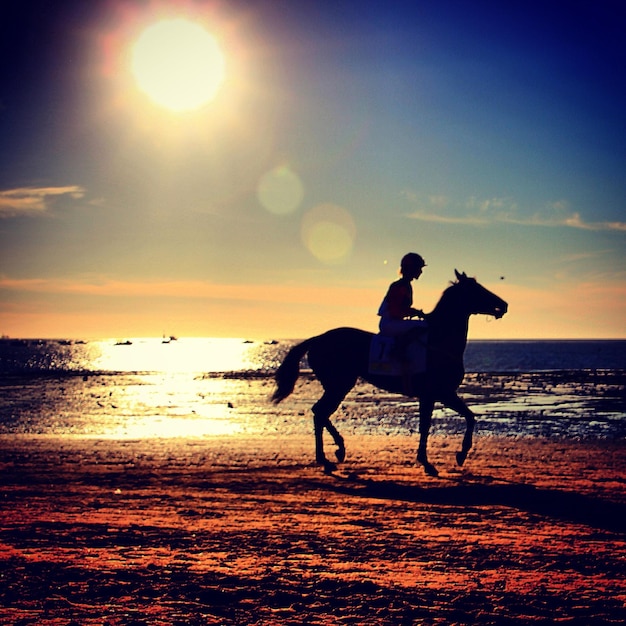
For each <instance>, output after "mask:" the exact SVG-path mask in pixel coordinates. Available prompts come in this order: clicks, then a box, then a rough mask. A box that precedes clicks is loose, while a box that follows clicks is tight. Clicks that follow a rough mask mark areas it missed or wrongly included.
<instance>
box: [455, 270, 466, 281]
mask: <svg viewBox="0 0 626 626" xmlns="http://www.w3.org/2000/svg"><path fill="white" fill-rule="evenodd" d="M454 274H455V275H456V279H457V280H463V279H464V278H467V274H466V273H465V272H463V273H462V274H459V270H454Z"/></svg>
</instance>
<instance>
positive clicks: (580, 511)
mask: <svg viewBox="0 0 626 626" xmlns="http://www.w3.org/2000/svg"><path fill="white" fill-rule="evenodd" d="M334 477H335V479H336V482H335V483H329V484H327V485H326V486H327V488H329V489H331V490H334V491H337V492H339V493H345V494H347V495H351V496H354V497H364V498H379V499H383V500H402V501H405V502H416V503H423V504H439V505H442V506H446V505H447V506H507V507H511V508H513V509H518V510H520V511H526V512H528V513H534V514H537V515H544V516H547V517H551V518H554V519H557V520H561V521H564V522H569V523H574V524H585V525H587V526H591V527H593V528H597V529H600V530H607V531H610V532H617V533H626V505H624V504H622V503H618V502H611V501H609V500H605V499H601V498H595V497H593V496H587V495H584V494H579V493H574V492H570V491H560V490H557V489H540V488H537V487H534V486H533V485H526V484H523V483H505V484H502V483H495V484H490V483H488V482H487V483H486V482H481V483H478V482H471V483H458V484H454V485H444V486H441V487H421V486H417V485H407V484H402V483H397V482H394V481H385V480H381V481H377V480H372V479H363V478H358V477H354V476H349V477H341V476H339V475H336V474H335V475H334Z"/></svg>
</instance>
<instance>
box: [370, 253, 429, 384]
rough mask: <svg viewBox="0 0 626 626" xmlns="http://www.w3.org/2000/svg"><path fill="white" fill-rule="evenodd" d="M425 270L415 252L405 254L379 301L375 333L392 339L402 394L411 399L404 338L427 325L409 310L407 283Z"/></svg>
mask: <svg viewBox="0 0 626 626" xmlns="http://www.w3.org/2000/svg"><path fill="white" fill-rule="evenodd" d="M425 266H426V263H425V262H424V259H423V258H422V257H421V256H420V255H419V254H417V253H416V252H409V253H408V254H405V255H404V256H403V257H402V260H401V261H400V274H401V276H402V277H401V278H400V279H399V280H397V281H395V282H394V283H391V285H390V286H389V289H388V291H387V294H386V295H385V298H384V299H383V301H382V303H381V305H380V308H379V309H378V315H380V323H379V329H380V332H381V334H382V335H386V336H388V337H395V344H396V345H395V350H394V352H395V353H396V357H397V358H398V359H399V361H400V362H401V363H402V379H403V386H404V390H405V393H406V394H407V395H411V391H412V389H411V371H410V365H411V364H410V357H409V355H408V352H407V348H408V343H409V340H410V336H409V335H408V334H407V333H408V332H409V331H411V330H414V329H421V330H422V332H425V331H426V328H427V325H426V322H425V321H424V320H423V319H417V320H415V319H411V318H413V317H419V318H423V317H424V312H423V311H421V310H420V309H414V308H413V287H412V286H411V282H412V281H413V280H417V279H418V278H419V277H420V276H421V275H422V270H423V269H424V267H425Z"/></svg>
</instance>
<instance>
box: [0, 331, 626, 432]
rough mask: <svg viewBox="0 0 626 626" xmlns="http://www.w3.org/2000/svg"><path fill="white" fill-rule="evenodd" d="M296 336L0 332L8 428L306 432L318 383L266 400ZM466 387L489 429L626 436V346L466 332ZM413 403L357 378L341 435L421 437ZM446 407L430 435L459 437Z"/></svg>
mask: <svg viewBox="0 0 626 626" xmlns="http://www.w3.org/2000/svg"><path fill="white" fill-rule="evenodd" d="M295 343H296V341H295V340H279V341H275V340H267V341H251V340H245V339H216V338H187V337H183V338H179V339H176V338H164V339H161V338H132V339H129V340H113V339H108V340H99V341H75V340H19V339H2V340H0V388H1V389H2V397H1V398H0V435H4V436H11V435H54V436H81V437H116V438H141V437H180V436H193V437H208V436H213V435H233V436H234V435H241V434H259V433H261V434H262V433H264V432H272V433H276V432H279V433H285V435H288V434H289V433H301V434H302V433H309V432H310V431H311V419H310V407H311V405H312V404H313V403H314V402H315V400H316V399H317V398H318V397H319V394H320V389H319V385H318V384H317V383H316V382H315V381H314V380H313V379H312V377H311V376H310V374H309V375H307V370H306V362H304V363H303V372H304V374H303V376H302V378H301V381H300V383H299V384H298V386H297V387H296V390H295V392H294V394H292V396H290V398H288V399H287V400H285V401H284V402H283V403H281V404H280V405H278V406H274V405H272V404H271V403H270V402H269V397H270V395H271V392H272V390H273V373H274V371H275V369H276V368H277V367H278V365H279V364H280V362H281V360H282V358H283V357H284V355H285V354H286V352H287V351H288V350H289V348H290V347H291V346H293V345H294V344H295ZM465 365H466V371H467V375H466V378H465V381H464V383H463V385H462V386H461V388H460V391H459V395H461V396H462V397H463V398H465V400H466V401H467V402H468V405H470V406H471V407H472V409H473V410H474V411H475V412H476V414H477V417H478V422H479V431H478V432H479V433H482V434H483V435H489V434H499V435H502V434H505V435H507V436H549V437H555V436H558V437H604V438H610V439H626V391H625V389H626V340H584V341H563V340H558V341H556V340H554V341H549V340H538V341H526V340H518V341H479V340H474V341H472V340H470V341H469V343H468V346H467V350H466V355H465ZM416 419H417V418H416V407H415V402H414V401H412V400H410V399H407V398H403V397H401V396H394V395H393V394H388V393H386V392H383V391H380V390H377V389H376V388H374V387H372V386H371V385H368V384H366V383H358V384H357V386H356V387H355V389H354V390H353V392H351V394H349V395H348V396H347V397H346V399H345V400H344V402H343V404H342V406H341V407H340V409H339V411H338V412H337V413H336V415H335V418H334V421H335V423H336V424H337V425H338V427H340V428H341V430H342V432H345V431H347V432H350V431H353V432H365V433H368V432H371V433H386V434H403V433H404V434H411V433H414V432H415V431H416V430H417V423H416ZM462 422H463V421H462V420H461V419H459V418H458V416H456V414H454V413H453V412H451V411H450V410H448V409H444V408H442V407H439V408H437V410H436V412H435V414H434V422H433V432H435V433H436V432H440V433H441V432H443V433H448V432H449V433H459V432H461V431H462V428H463V423H462Z"/></svg>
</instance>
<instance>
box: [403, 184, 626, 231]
mask: <svg viewBox="0 0 626 626" xmlns="http://www.w3.org/2000/svg"><path fill="white" fill-rule="evenodd" d="M403 196H404V197H405V199H406V200H408V201H409V202H410V203H412V204H415V205H417V206H418V208H417V209H416V210H415V211H412V212H411V213H409V214H408V215H407V217H409V218H411V219H416V220H421V221H423V222H434V223H439V224H459V225H467V226H486V225H489V224H497V223H500V224H517V225H519V226H536V227H548V228H557V227H565V228H576V229H579V230H590V231H601V230H607V231H624V232H626V222H619V221H598V222H591V221H587V220H585V219H584V218H583V217H582V216H581V214H580V213H578V212H574V211H571V209H570V208H569V205H568V203H567V201H565V200H557V201H555V202H550V203H548V204H546V206H545V207H544V208H543V209H542V210H541V211H536V212H534V213H529V212H527V211H522V210H520V208H519V206H518V204H517V203H516V202H515V201H514V200H512V199H511V198H483V199H481V198H475V197H470V198H468V199H467V200H466V201H465V202H463V203H456V204H455V203H452V202H450V201H447V200H446V201H443V200H442V197H441V196H436V197H429V198H428V199H427V200H425V201H420V200H419V198H418V197H417V196H416V195H415V194H413V193H411V192H405V193H403Z"/></svg>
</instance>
